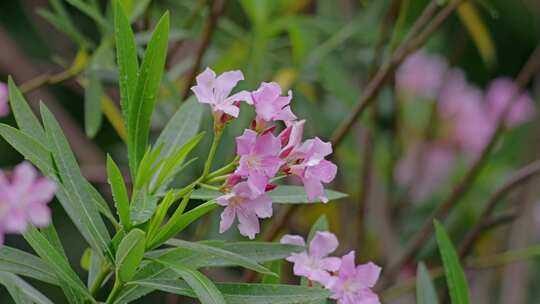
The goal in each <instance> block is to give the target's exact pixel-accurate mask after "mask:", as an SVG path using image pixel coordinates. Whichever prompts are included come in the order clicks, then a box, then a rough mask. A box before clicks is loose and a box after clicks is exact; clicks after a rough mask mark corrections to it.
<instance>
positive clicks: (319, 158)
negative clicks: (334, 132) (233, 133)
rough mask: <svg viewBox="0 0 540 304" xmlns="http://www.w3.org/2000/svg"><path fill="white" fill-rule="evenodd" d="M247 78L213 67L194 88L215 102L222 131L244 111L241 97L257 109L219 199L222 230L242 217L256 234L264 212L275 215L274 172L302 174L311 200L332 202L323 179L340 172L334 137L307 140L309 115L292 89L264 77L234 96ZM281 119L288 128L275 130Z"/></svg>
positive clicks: (245, 230)
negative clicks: (304, 116)
mask: <svg viewBox="0 0 540 304" xmlns="http://www.w3.org/2000/svg"><path fill="white" fill-rule="evenodd" d="M242 79H244V77H243V75H242V72H240V71H231V72H225V73H223V74H221V75H219V76H216V74H215V73H214V72H213V71H212V70H211V69H209V68H207V69H206V70H205V71H204V72H202V73H201V74H200V75H199V76H198V77H197V85H196V86H194V87H193V88H192V90H193V92H194V93H195V96H196V97H197V99H198V101H199V102H201V103H207V104H210V106H211V108H212V113H213V115H214V126H215V129H216V131H217V132H219V131H220V130H221V129H222V128H223V127H224V126H225V124H226V122H228V121H229V120H231V119H232V118H235V117H238V115H239V113H240V108H239V106H240V102H241V101H244V102H245V103H246V104H248V105H251V106H253V108H254V109H255V112H256V117H255V118H254V120H253V122H252V123H251V125H250V128H249V129H246V130H244V132H243V134H242V135H240V136H238V137H237V138H236V152H237V155H238V157H239V164H238V167H237V168H236V170H235V171H234V173H233V174H232V175H231V176H229V178H228V180H227V182H226V185H227V187H226V188H227V189H226V190H227V193H226V194H224V195H223V196H221V197H219V198H218V199H217V202H218V204H220V205H222V206H225V210H224V211H223V213H222V214H221V224H220V231H221V232H224V231H226V230H227V229H229V228H230V226H231V225H232V223H233V221H234V219H235V218H236V217H237V218H238V221H239V225H238V228H239V230H240V233H241V234H243V235H245V236H248V237H249V238H251V239H252V238H254V237H255V234H257V233H258V232H259V230H260V229H259V221H258V218H266V217H270V216H272V201H271V199H270V197H269V196H268V195H267V194H266V192H268V191H270V190H272V189H274V188H275V187H276V185H273V184H271V180H272V179H273V178H275V177H276V176H278V175H292V176H296V177H297V178H299V179H300V180H301V181H302V183H303V185H304V189H305V191H306V194H307V196H308V199H309V200H311V201H313V200H315V199H319V200H321V201H323V202H327V201H328V199H327V197H326V195H325V192H324V187H323V184H326V183H330V182H331V181H332V180H333V179H334V178H335V176H336V172H337V167H336V165H335V164H333V163H332V162H330V161H328V160H326V159H325V157H326V156H328V155H330V154H331V153H332V146H331V144H330V143H327V142H324V141H322V140H321V139H319V138H317V137H316V138H313V139H308V140H306V141H304V142H302V135H303V130H304V123H305V121H303V120H297V117H296V116H295V115H294V114H293V112H292V110H291V107H290V102H291V100H292V92H291V91H289V92H288V94H287V95H286V96H282V95H281V94H282V90H281V87H280V86H279V84H277V83H275V82H271V83H266V82H263V83H262V84H261V85H260V87H259V88H258V89H257V90H255V91H253V92H247V91H241V92H239V93H236V94H234V95H231V96H229V95H230V93H231V91H232V89H233V87H234V86H236V84H237V83H238V81H240V80H242ZM279 121H281V122H283V125H284V127H285V128H284V129H283V130H282V131H281V132H280V133H279V134H277V135H274V131H275V130H276V129H277V127H278V125H276V124H273V123H275V122H279Z"/></svg>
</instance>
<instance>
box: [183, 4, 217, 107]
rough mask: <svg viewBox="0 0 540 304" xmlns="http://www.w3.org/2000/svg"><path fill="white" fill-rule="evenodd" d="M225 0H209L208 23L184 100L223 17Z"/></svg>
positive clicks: (186, 87) (184, 93)
mask: <svg viewBox="0 0 540 304" xmlns="http://www.w3.org/2000/svg"><path fill="white" fill-rule="evenodd" d="M225 2H226V0H210V1H209V2H208V8H209V12H208V18H207V20H206V24H205V26H204V31H203V36H202V41H201V44H200V46H199V48H198V49H197V55H196V57H195V62H194V63H193V67H192V68H191V70H190V71H189V75H188V77H187V81H186V86H185V87H184V91H183V93H182V100H186V99H187V97H188V96H189V94H190V87H191V85H192V84H193V82H194V81H195V77H196V76H197V73H198V72H199V69H200V68H201V63H202V60H203V57H204V54H205V53H206V51H207V50H208V47H209V46H210V41H211V40H212V35H213V34H214V31H215V29H216V27H217V23H218V20H219V17H221V15H222V14H223V11H224V10H225Z"/></svg>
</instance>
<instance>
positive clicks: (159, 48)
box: [128, 13, 169, 176]
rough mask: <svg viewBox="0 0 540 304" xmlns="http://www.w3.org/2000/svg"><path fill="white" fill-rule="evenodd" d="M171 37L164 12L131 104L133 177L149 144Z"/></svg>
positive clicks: (152, 39) (129, 146)
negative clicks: (151, 123) (152, 120)
mask: <svg viewBox="0 0 540 304" xmlns="http://www.w3.org/2000/svg"><path fill="white" fill-rule="evenodd" d="M168 37H169V13H165V14H164V15H163V17H161V19H160V20H159V22H158V24H157V25H156V28H155V30H154V34H153V35H152V38H151V39H150V42H149V43H148V48H147V49H146V53H145V55H144V59H143V61H142V64H141V68H140V70H139V77H138V80H137V86H136V88H135V93H134V94H133V100H130V104H129V114H128V158H129V164H130V168H131V171H132V175H133V176H136V175H137V174H136V170H137V167H138V165H139V162H140V161H141V159H142V157H143V155H144V152H145V149H146V146H147V145H148V135H149V134H148V133H149V130H150V120H151V118H152V112H153V111H154V104H155V102H156V99H157V95H158V93H159V86H160V83H161V77H162V75H163V69H164V67H165V58H166V56H167V45H168V39H169V38H168Z"/></svg>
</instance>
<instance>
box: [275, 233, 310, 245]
mask: <svg viewBox="0 0 540 304" xmlns="http://www.w3.org/2000/svg"><path fill="white" fill-rule="evenodd" d="M279 242H280V243H281V244H289V245H296V246H306V241H305V240H304V238H303V237H301V236H299V235H292V234H286V235H284V236H283V237H281V240H280V241H279Z"/></svg>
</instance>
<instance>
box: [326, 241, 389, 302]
mask: <svg viewBox="0 0 540 304" xmlns="http://www.w3.org/2000/svg"><path fill="white" fill-rule="evenodd" d="M380 273H381V268H380V267H379V266H377V265H375V264H373V263H371V262H370V263H367V264H362V265H358V266H356V265H355V263H354V251H351V252H350V253H348V254H347V255H345V256H344V257H343V258H342V259H341V267H340V268H339V274H338V276H337V277H333V278H332V280H330V282H329V283H328V284H327V285H326V287H327V288H328V289H330V290H332V292H333V293H334V294H333V295H332V298H333V299H336V300H337V303H338V304H379V303H380V301H379V297H378V296H377V294H375V293H374V292H373V291H372V290H371V288H372V287H373V286H375V283H376V282H377V280H378V279H379V275H380Z"/></svg>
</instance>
